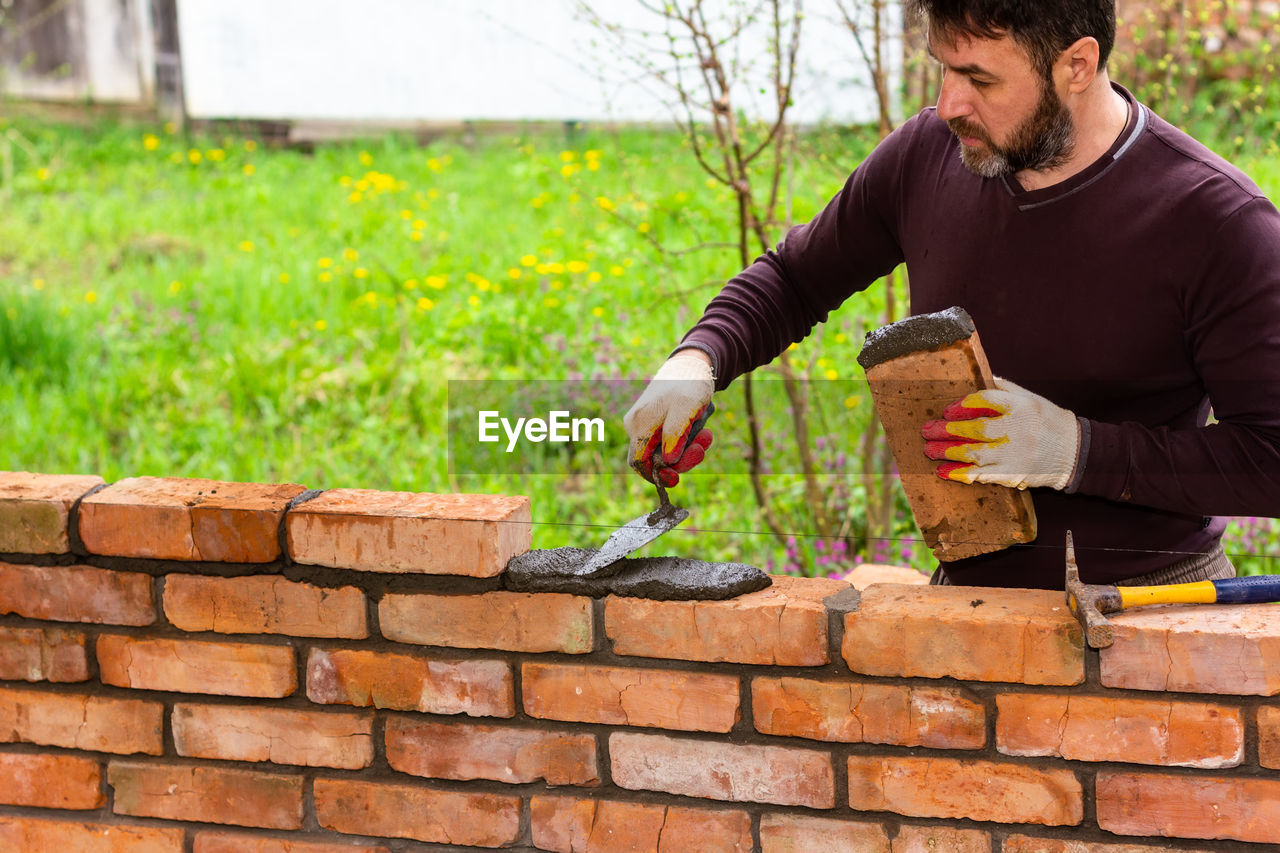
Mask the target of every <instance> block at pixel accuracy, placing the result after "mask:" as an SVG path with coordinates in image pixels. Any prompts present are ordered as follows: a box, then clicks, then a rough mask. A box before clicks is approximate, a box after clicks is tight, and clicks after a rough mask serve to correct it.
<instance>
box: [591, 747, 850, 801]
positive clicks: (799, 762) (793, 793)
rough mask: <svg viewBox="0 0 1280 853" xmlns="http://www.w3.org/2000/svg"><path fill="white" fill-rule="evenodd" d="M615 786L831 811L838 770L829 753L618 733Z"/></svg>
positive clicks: (613, 752) (611, 751)
mask: <svg viewBox="0 0 1280 853" xmlns="http://www.w3.org/2000/svg"><path fill="white" fill-rule="evenodd" d="M609 755H610V759H611V765H610V766H611V769H612V773H613V781H614V784H616V785H618V787H620V788H628V789H630V790H648V791H665V792H667V793H669V794H680V795H683V796H689V797H703V798H706V799H711V800H732V801H735V802H754V803H773V804H775V805H785V806H809V807H810V808H816V809H829V808H832V807H833V806H834V805H835V773H834V768H833V767H832V765H831V756H830V755H829V754H828V753H826V752H816V751H814V750H809V749H793V748H791V747H784V746H754V745H741V744H732V743H724V742H719V741H699V740H684V739H678V738H672V737H667V736H665V735H649V734H636V733H631V732H614V733H613V734H611V735H610V736H609Z"/></svg>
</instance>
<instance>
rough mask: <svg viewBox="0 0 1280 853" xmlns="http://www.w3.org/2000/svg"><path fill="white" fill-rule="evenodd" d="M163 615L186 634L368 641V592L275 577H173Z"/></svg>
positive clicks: (167, 587)
mask: <svg viewBox="0 0 1280 853" xmlns="http://www.w3.org/2000/svg"><path fill="white" fill-rule="evenodd" d="M164 614H165V616H167V617H168V618H169V621H170V622H171V623H173V626H174V627H175V628H178V629H179V630H182V631H215V632H217V633H219V634H288V635H290V636H294V637H341V638H345V639H355V640H360V639H364V638H365V637H368V636H369V628H368V626H367V624H366V620H365V598H364V593H362V592H361V591H360V590H359V589H357V588H355V587H353V586H344V587H339V588H337V589H328V588H325V587H320V586H312V585H311V584H308V583H295V582H294V581H290V580H286V579H285V578H282V577H279V576H276V575H257V576H254V577H244V578H213V577H201V576H199V575H169V576H168V577H166V578H165V583H164Z"/></svg>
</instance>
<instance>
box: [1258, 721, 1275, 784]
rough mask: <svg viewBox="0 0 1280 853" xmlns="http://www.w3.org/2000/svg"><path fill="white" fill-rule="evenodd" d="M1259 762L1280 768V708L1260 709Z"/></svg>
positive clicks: (1266, 765)
mask: <svg viewBox="0 0 1280 853" xmlns="http://www.w3.org/2000/svg"><path fill="white" fill-rule="evenodd" d="M1258 763H1259V764H1261V765H1262V766H1263V767H1270V768H1272V769H1273V770H1280V708H1269V707H1268V708H1259V709H1258Z"/></svg>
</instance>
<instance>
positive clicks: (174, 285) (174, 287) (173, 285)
mask: <svg viewBox="0 0 1280 853" xmlns="http://www.w3.org/2000/svg"><path fill="white" fill-rule="evenodd" d="M179 290H182V282H180V281H176V280H175V281H171V282H169V292H170V293H177V292H178V291H179Z"/></svg>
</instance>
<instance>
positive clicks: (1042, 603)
mask: <svg viewBox="0 0 1280 853" xmlns="http://www.w3.org/2000/svg"><path fill="white" fill-rule="evenodd" d="M844 624H845V633H844V646H843V650H842V651H843V655H844V659H845V663H846V664H848V666H849V668H850V669H851V670H853V671H854V672H859V673H862V674H864V675H881V676H906V677H923V678H946V677H951V678H959V679H964V680H967V681H1012V682H1018V683H1021V684H1079V683H1081V682H1082V681H1084V635H1083V632H1082V631H1081V629H1080V623H1079V622H1077V621H1076V618H1075V617H1074V616H1072V615H1071V611H1070V610H1068V609H1067V605H1066V602H1065V601H1064V600H1063V597H1062V593H1060V592H1051V591H1047V590H1033V589H994V588H989V587H983V588H978V587H963V586H950V587H948V586H908V585H900V584H877V585H875V586H872V587H869V588H868V589H867V590H866V591H864V592H863V593H862V601H861V602H860V603H859V605H858V609H857V610H856V611H854V612H852V613H849V614H847V615H846V616H845V623H844Z"/></svg>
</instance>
